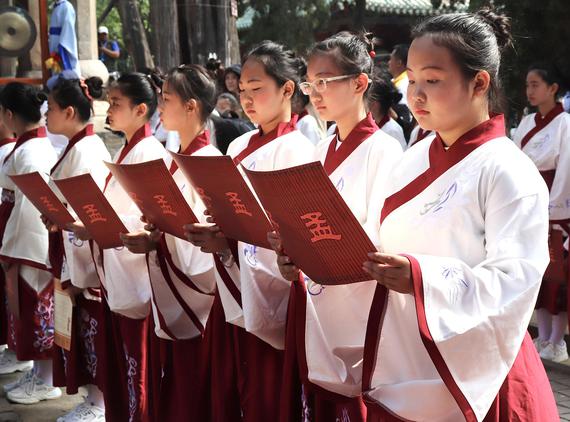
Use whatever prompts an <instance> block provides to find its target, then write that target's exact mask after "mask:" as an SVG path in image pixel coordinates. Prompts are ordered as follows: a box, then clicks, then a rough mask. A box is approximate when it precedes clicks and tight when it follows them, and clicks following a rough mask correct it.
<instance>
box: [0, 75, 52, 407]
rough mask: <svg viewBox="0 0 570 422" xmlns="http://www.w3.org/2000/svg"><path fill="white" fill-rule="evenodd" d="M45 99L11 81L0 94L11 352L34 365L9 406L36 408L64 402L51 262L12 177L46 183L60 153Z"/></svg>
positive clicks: (2, 255) (11, 367)
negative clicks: (58, 381) (45, 117)
mask: <svg viewBox="0 0 570 422" xmlns="http://www.w3.org/2000/svg"><path fill="white" fill-rule="evenodd" d="M45 100H46V96H45V94H44V93H42V92H41V91H40V90H39V89H38V88H36V87H33V86H31V85H24V84H21V83H17V82H13V83H10V84H8V85H6V86H5V87H4V89H3V90H2V92H1V93H0V120H1V121H2V122H3V124H4V125H5V126H6V127H7V128H8V129H9V130H10V131H11V132H13V133H15V134H16V136H17V141H16V143H15V145H14V148H13V149H12V151H11V152H10V153H9V154H8V155H6V156H5V157H4V160H3V162H2V169H1V170H0V186H1V187H2V188H3V200H5V201H6V202H12V203H13V208H12V211H11V212H10V213H9V215H8V213H6V214H5V215H4V217H5V218H6V220H5V221H3V222H2V223H3V224H5V230H4V233H3V236H2V247H1V248H0V261H1V262H2V267H3V269H4V272H5V274H6V292H7V296H8V306H9V328H8V329H9V338H8V340H9V341H8V344H9V347H10V349H12V350H13V351H15V352H16V356H17V358H18V360H19V361H29V360H34V361H35V363H34V370H33V371H32V372H31V373H30V374H29V376H24V377H22V378H21V379H20V380H18V381H16V382H15V383H12V384H10V385H8V386H5V387H8V388H7V389H8V390H9V391H8V392H7V394H6V396H7V398H8V399H9V400H11V401H14V402H17V403H21V404H33V403H37V402H39V401H41V400H49V399H55V398H59V397H61V390H60V389H59V388H57V387H52V368H51V354H52V351H53V341H54V319H53V280H52V275H51V273H50V271H49V263H48V232H47V230H46V228H45V227H44V225H43V223H42V221H41V219H40V213H39V211H38V210H37V209H36V208H35V207H34V206H33V205H32V204H31V203H30V201H29V200H28V199H27V198H26V197H25V196H24V195H23V194H22V192H21V191H20V190H19V189H17V188H16V186H15V185H14V183H13V182H12V180H11V179H10V177H9V175H16V174H26V173H31V172H35V171H37V172H38V173H40V174H41V175H42V176H43V177H45V178H46V179H47V177H48V175H49V172H50V170H51V167H52V166H53V164H54V163H55V161H56V154H55V151H54V150H53V147H52V146H51V144H50V142H49V140H48V139H47V138H46V130H45V127H42V126H40V119H41V113H40V107H41V105H42V103H43V102H44V101H45ZM25 369H28V364H27V363H23V362H16V361H13V360H11V359H6V360H4V359H3V360H2V362H1V364H0V371H1V372H3V373H8V372H10V371H11V372H13V371H15V370H25Z"/></svg>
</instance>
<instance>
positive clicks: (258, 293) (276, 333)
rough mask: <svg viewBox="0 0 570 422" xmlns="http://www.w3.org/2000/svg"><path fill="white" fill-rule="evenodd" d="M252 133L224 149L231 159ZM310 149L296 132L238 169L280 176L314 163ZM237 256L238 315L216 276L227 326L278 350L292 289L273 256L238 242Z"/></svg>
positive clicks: (264, 148) (266, 147) (232, 270)
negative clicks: (236, 327) (239, 328)
mask: <svg viewBox="0 0 570 422" xmlns="http://www.w3.org/2000/svg"><path fill="white" fill-rule="evenodd" d="M255 133H257V130H255V131H251V132H248V133H246V134H244V135H242V136H240V137H238V138H236V139H235V140H234V141H233V142H232V143H231V144H230V145H229V147H228V155H230V156H231V157H236V156H237V155H238V154H239V153H240V152H241V151H242V150H244V149H245V148H246V147H247V145H248V142H249V139H250V138H251V136H252V135H253V134H255ZM314 148H315V147H314V145H313V144H312V143H311V141H309V140H308V139H307V138H306V137H305V136H304V135H303V134H301V133H300V132H299V131H298V130H295V131H293V132H290V133H287V134H285V135H282V136H280V137H279V138H277V139H274V140H272V141H271V142H269V143H267V144H265V145H263V146H262V147H261V148H259V149H258V150H256V151H255V152H253V153H252V154H250V155H249V156H247V157H246V158H244V159H243V160H242V162H241V165H243V166H244V167H246V168H248V169H250V170H256V171H271V170H281V169H284V168H288V167H293V166H297V165H301V164H306V163H308V162H310V161H313V158H314ZM246 180H247V179H246ZM248 183H249V182H248ZM238 253H239V264H240V265H239V268H238V266H237V265H236V264H234V265H233V266H232V267H231V268H228V273H229V274H230V276H231V277H232V280H233V281H234V283H235V284H236V286H237V287H238V289H239V290H240V291H241V298H242V306H243V311H242V310H241V309H240V307H239V305H238V304H237V303H236V302H235V300H234V298H233V297H232V295H231V294H230V293H229V291H228V289H227V288H226V286H225V285H224V283H223V281H221V279H220V276H219V274H218V273H217V271H216V274H217V275H216V278H217V279H218V289H219V292H220V297H221V299H222V304H223V306H224V312H225V313H226V321H228V322H232V323H234V324H236V325H240V326H243V327H245V329H246V330H247V331H249V332H251V333H253V334H255V335H256V336H258V337H259V338H261V339H262V340H264V341H265V342H267V343H269V344H270V345H271V346H273V347H275V348H277V349H283V348H284V347H285V322H286V319H287V302H288V301H289V289H290V286H291V283H290V282H289V281H287V280H285V279H284V278H283V277H281V273H280V272H279V268H278V266H277V260H276V254H275V252H274V251H272V250H269V249H265V248H262V247H259V246H254V245H249V244H247V243H243V242H238ZM242 312H243V314H242ZM242 315H243V320H242V319H241V317H242Z"/></svg>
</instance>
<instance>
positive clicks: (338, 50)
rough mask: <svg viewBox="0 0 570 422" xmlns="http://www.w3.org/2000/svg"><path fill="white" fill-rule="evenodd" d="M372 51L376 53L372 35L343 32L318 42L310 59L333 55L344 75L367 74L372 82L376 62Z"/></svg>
mask: <svg viewBox="0 0 570 422" xmlns="http://www.w3.org/2000/svg"><path fill="white" fill-rule="evenodd" d="M372 51H374V37H373V35H372V34H371V33H369V32H361V33H359V34H353V33H350V32H347V31H343V32H339V33H338V34H335V35H333V36H331V37H329V38H327V39H326V40H324V41H321V42H318V43H317V44H316V45H315V46H314V47H313V49H312V50H311V52H310V53H309V58H310V57H311V56H314V55H316V54H327V55H331V56H332V57H333V58H334V60H335V62H336V64H337V65H338V67H340V69H341V71H342V73H343V74H344V75H359V74H361V73H365V74H366V75H368V77H369V78H370V79H371V80H372V76H373V74H374V60H373V59H372V57H371V56H370V53H371V52H372ZM371 85H372V84H370V85H369V86H368V89H367V91H366V92H365V94H364V96H365V98H367V97H368V95H369V92H370V87H371Z"/></svg>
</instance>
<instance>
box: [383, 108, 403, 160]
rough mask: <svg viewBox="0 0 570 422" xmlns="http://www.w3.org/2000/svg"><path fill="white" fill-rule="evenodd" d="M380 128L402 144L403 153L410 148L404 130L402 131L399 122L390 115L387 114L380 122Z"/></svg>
mask: <svg viewBox="0 0 570 422" xmlns="http://www.w3.org/2000/svg"><path fill="white" fill-rule="evenodd" d="M378 127H379V128H380V130H382V131H383V132H384V133H387V134H388V135H390V136H391V137H392V138H394V139H396V140H397V141H398V142H399V143H400V146H401V147H402V150H403V151H405V150H406V149H407V148H408V143H407V142H406V136H405V135H404V129H402V126H400V125H399V124H398V122H397V121H395V120H394V119H392V118H391V117H390V116H389V115H388V114H386V115H385V116H384V118H383V119H382V120H381V121H379V122H378Z"/></svg>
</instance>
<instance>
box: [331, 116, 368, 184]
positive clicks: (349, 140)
mask: <svg viewBox="0 0 570 422" xmlns="http://www.w3.org/2000/svg"><path fill="white" fill-rule="evenodd" d="M377 130H379V128H378V126H377V125H376V122H375V121H374V118H373V117H372V114H371V113H368V114H367V115H366V117H365V118H364V119H362V120H361V121H360V122H358V124H357V125H356V126H355V127H354V129H352V131H351V132H350V133H349V134H348V136H347V137H346V139H345V140H344V141H342V143H341V144H340V147H339V148H338V149H337V148H336V143H337V142H338V139H339V133H338V126H337V128H336V131H335V137H334V138H333V140H332V141H331V143H330V145H329V149H328V150H327V156H326V158H325V163H324V165H323V167H324V168H325V171H326V173H327V174H328V175H329V176H330V175H331V174H332V173H333V172H334V171H335V170H336V168H337V167H338V166H340V165H341V164H342V162H343V161H344V160H346V159H347V158H348V157H349V156H350V154H352V153H353V152H354V150H355V149H356V148H358V146H359V145H360V144H361V143H362V142H364V141H365V140H366V139H368V138H369V137H370V136H371V135H372V134H373V133H374V132H376V131H377Z"/></svg>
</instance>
